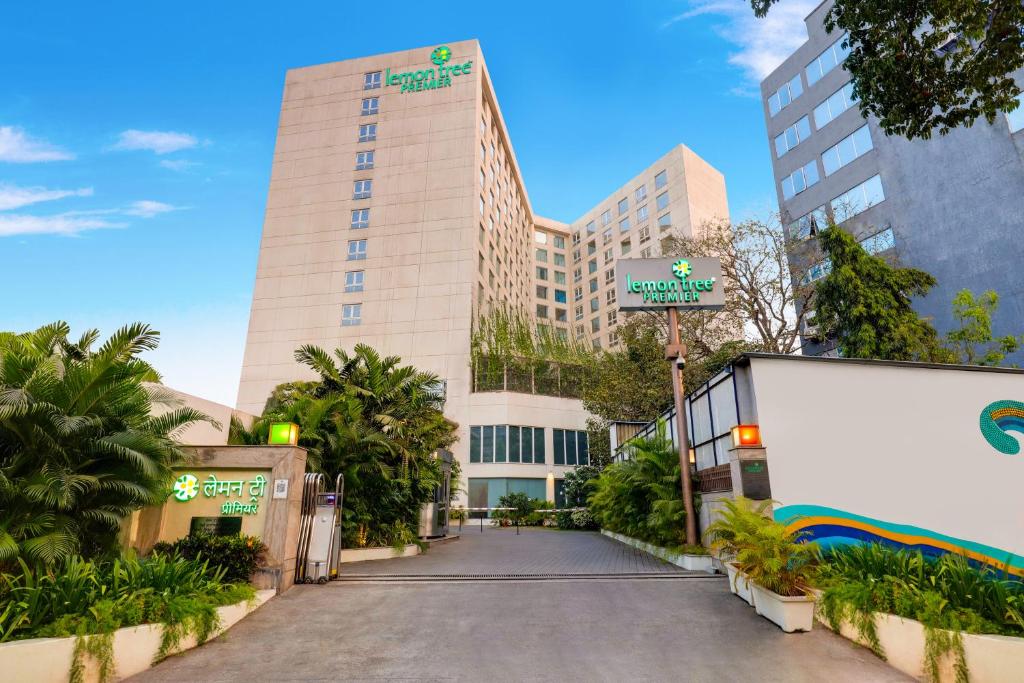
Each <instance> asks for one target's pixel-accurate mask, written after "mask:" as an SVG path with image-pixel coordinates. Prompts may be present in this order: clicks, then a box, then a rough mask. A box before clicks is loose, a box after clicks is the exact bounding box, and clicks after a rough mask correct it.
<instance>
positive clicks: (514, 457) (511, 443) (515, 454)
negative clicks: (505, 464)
mask: <svg viewBox="0 0 1024 683" xmlns="http://www.w3.org/2000/svg"><path fill="white" fill-rule="evenodd" d="M508 461H509V462H519V427H509V428H508Z"/></svg>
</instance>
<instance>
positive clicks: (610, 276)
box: [604, 268, 615, 285]
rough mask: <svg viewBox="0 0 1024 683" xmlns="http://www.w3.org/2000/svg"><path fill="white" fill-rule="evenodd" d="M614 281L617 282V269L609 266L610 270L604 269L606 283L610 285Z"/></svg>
mask: <svg viewBox="0 0 1024 683" xmlns="http://www.w3.org/2000/svg"><path fill="white" fill-rule="evenodd" d="M613 282H615V269H614V268H609V269H608V270H606V271H604V283H605V284H606V285H610V284H611V283H613Z"/></svg>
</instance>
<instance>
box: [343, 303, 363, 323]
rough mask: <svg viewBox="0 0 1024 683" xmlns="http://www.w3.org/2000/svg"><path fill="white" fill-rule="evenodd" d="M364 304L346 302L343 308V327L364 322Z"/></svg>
mask: <svg viewBox="0 0 1024 683" xmlns="http://www.w3.org/2000/svg"><path fill="white" fill-rule="evenodd" d="M362 317H363V305H362V304H345V305H344V306H342V309H341V324H342V326H343V327H348V326H350V325H358V324H359V323H361V322H362Z"/></svg>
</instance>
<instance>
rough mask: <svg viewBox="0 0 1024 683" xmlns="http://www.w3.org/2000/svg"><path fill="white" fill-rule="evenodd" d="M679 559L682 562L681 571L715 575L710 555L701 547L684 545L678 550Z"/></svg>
mask: <svg viewBox="0 0 1024 683" xmlns="http://www.w3.org/2000/svg"><path fill="white" fill-rule="evenodd" d="M679 557H680V560H681V561H682V567H683V569H688V570H690V571H692V572H707V573H709V574H714V573H715V569H714V567H713V566H712V563H711V554H710V553H708V549H707V548H705V547H704V546H702V545H684V546H683V547H681V548H680V549H679Z"/></svg>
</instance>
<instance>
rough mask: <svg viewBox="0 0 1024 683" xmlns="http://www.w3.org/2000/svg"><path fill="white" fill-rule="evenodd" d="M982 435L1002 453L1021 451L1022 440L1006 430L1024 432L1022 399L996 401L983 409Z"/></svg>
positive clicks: (1013, 453) (1009, 453)
mask: <svg viewBox="0 0 1024 683" xmlns="http://www.w3.org/2000/svg"><path fill="white" fill-rule="evenodd" d="M979 426H980V427H981V435H982V436H984V437H985V440H986V441H988V443H989V445H991V446H992V448H994V449H996V450H997V451H999V452H1000V453H1005V454H1006V455H1016V454H1017V453H1020V442H1019V441H1017V439H1015V438H1014V437H1012V436H1010V435H1009V434H1007V433H1006V432H1009V431H1014V432H1020V433H1021V434H1024V403H1021V402H1020V401H996V402H994V403H989V404H988V405H987V406H985V409H984V410H982V411H981V419H980V424H979Z"/></svg>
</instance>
